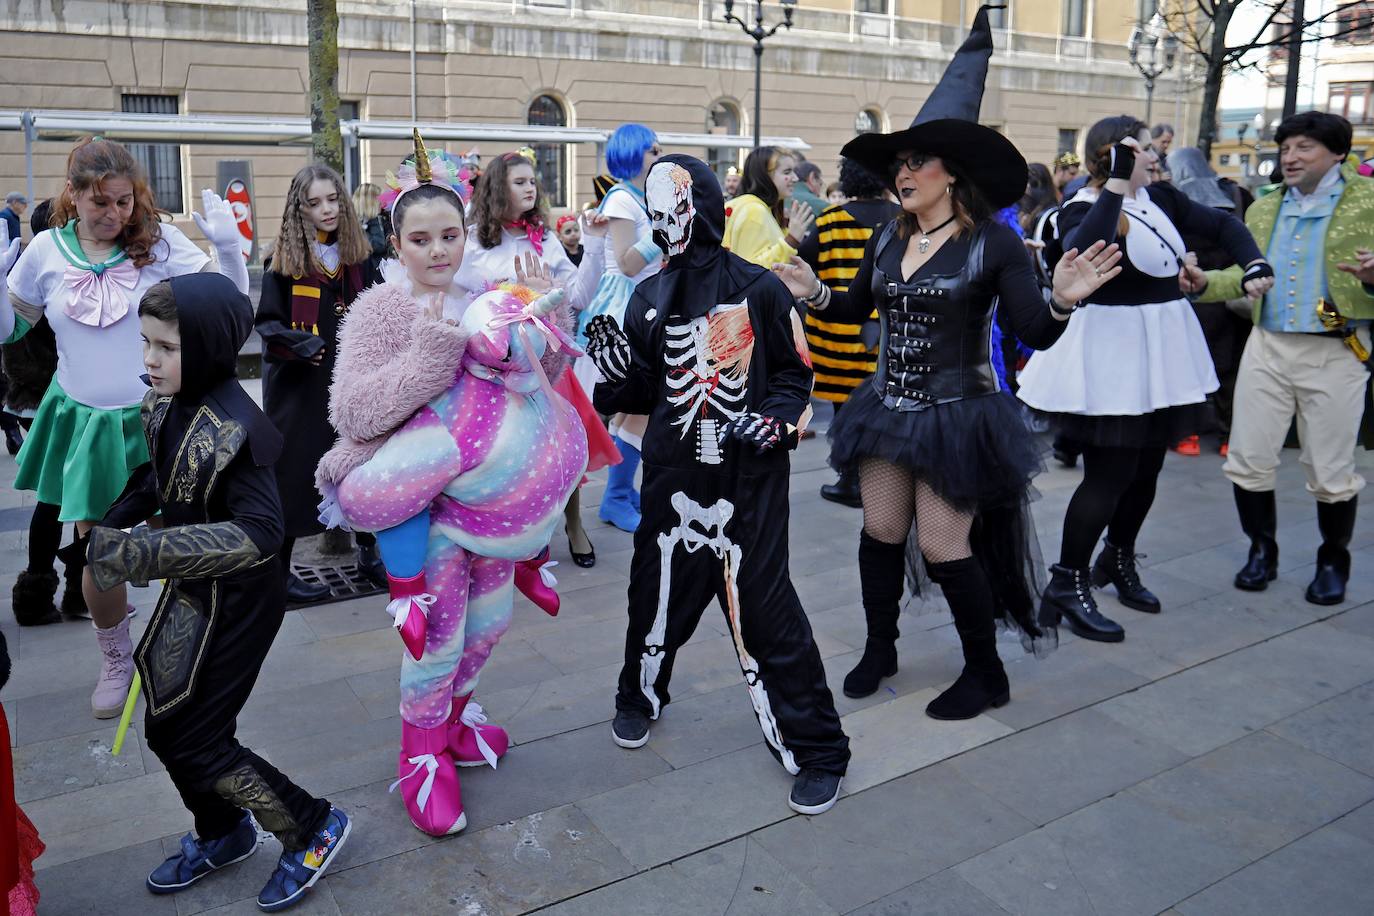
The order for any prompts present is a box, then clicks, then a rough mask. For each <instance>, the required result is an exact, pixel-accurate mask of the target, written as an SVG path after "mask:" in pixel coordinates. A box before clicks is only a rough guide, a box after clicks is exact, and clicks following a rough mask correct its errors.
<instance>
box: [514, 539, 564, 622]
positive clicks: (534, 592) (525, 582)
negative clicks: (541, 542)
mask: <svg viewBox="0 0 1374 916" xmlns="http://www.w3.org/2000/svg"><path fill="white" fill-rule="evenodd" d="M557 565H558V562H557V561H556V560H550V559H549V548H547V547H545V548H544V550H543V552H542V553H540V554H539V556H537V557H535V558H533V559H531V560H521V561H520V562H518V563H516V564H515V587H516V589H517V590H518V591H519V592H520V594H522V595H524V596H525V597H526V598H528V599H530V601H533V602H534V604H535V607H537V608H539V610H541V611H543V612H544V613H545V614H548V615H549V616H550V617H557V616H558V608H559V600H558V592H556V591H555V590H554V586H555V585H557V584H558V580H557V579H555V578H554V577H553V572H552V571H551V570H552V568H553V567H555V566H557Z"/></svg>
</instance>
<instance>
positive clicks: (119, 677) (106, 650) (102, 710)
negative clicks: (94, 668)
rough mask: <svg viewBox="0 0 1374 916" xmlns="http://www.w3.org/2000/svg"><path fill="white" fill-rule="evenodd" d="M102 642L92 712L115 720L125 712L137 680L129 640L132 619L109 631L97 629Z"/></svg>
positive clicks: (100, 716) (100, 717)
mask: <svg viewBox="0 0 1374 916" xmlns="http://www.w3.org/2000/svg"><path fill="white" fill-rule="evenodd" d="M95 638H96V641H97V642H99V643H100V654H101V656H102V658H101V663H100V680H98V681H96V683H95V692H94V693H92V694H91V712H92V713H94V714H95V717H96V718H97V719H113V718H114V717H115V716H117V715H119V714H120V713H122V712H123V711H124V701H125V699H126V698H127V697H128V696H129V684H130V682H131V681H133V679H134V659H133V654H134V644H133V640H131V639H130V638H129V618H128V617H127V616H126V617H125V618H124V619H123V620H121V621H120V622H119V623H117V624H115V625H114V626H112V627H110V628H109V629H107V630H102V629H100V628H99V627H96V628H95Z"/></svg>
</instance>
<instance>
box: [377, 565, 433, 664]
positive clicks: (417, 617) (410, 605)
mask: <svg viewBox="0 0 1374 916" xmlns="http://www.w3.org/2000/svg"><path fill="white" fill-rule="evenodd" d="M386 581H387V582H388V583H389V584H390V585H391V603H390V604H388V605H387V606H386V612H387V613H388V614H390V615H391V618H392V621H393V623H392V626H394V627H395V628H396V629H397V630H399V631H400V632H401V641H402V642H404V643H405V644H406V651H408V652H409V653H410V657H411V658H413V659H415V660H416V661H419V660H420V656H421V655H424V654H425V634H426V633H427V632H428V631H429V616H428V614H429V606H430V605H431V604H433V603H434V596H433V595H431V594H429V593H428V592H426V591H425V574H424V571H423V570H422V571H421V572H420V573H419V574H418V575H415V576H411V577H410V578H409V579H398V578H396V577H395V576H393V575H391V574H389V573H388V574H387V577H386Z"/></svg>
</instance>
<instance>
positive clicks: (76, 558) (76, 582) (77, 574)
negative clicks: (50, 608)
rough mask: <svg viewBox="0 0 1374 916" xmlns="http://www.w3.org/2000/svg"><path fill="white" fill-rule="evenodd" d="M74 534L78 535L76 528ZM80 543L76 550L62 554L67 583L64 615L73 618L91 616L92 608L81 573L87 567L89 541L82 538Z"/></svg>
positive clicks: (64, 577) (63, 574)
mask: <svg viewBox="0 0 1374 916" xmlns="http://www.w3.org/2000/svg"><path fill="white" fill-rule="evenodd" d="M72 535H73V537H75V535H76V530H75V529H74V528H73V529H72ZM79 543H80V546H79V547H78V548H77V549H76V550H71V551H68V552H67V553H66V554H64V555H63V556H62V578H63V580H64V581H65V583H66V584H65V585H64V586H63V588H62V605H61V607H62V616H63V617H66V618H69V619H71V620H76V619H79V618H89V617H90V616H91V611H90V609H89V608H87V607H86V595H85V593H84V592H82V591H81V573H82V572H83V571H84V570H85V569H86V552H85V546H86V544H88V543H89V541H88V540H87V539H86V538H81V539H80V540H79Z"/></svg>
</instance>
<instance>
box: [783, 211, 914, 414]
mask: <svg viewBox="0 0 1374 916" xmlns="http://www.w3.org/2000/svg"><path fill="white" fill-rule="evenodd" d="M898 212H900V211H899V209H898V207H897V206H896V205H895V204H892V203H889V202H887V201H882V200H858V201H851V202H849V203H847V204H836V205H834V206H830V207H827V208H826V209H825V210H823V211H822V212H821V215H820V216H818V217H817V218H816V231H815V232H814V233H813V237H812V238H810V239H807V241H806V242H805V243H803V245H802V250H801V256H802V258H803V259H804V260H806V261H807V262H808V263H810V264H811V267H812V269H813V270H815V271H816V276H818V277H819V278H820V280H821V282H822V283H824V284H826V285H827V286H829V287H830V288H831V289H833V290H836V291H838V292H844V291H845V290H847V289H849V282H850V281H851V280H852V279H854V275H855V274H856V273H858V271H859V264H860V262H862V261H863V256H864V245H865V244H867V242H868V240H869V238H870V237H871V236H872V235H873V232H874V230H875V229H877V228H878V227H879V226H881V225H882V224H883V223H885V222H887V221H888V220H889V219H891V218H892V216H893V215H895V214H896V213H898ZM875 317H876V315H875ZM859 328H860V325H857V324H845V323H843V322H838V321H827V320H825V313H824V312H811V311H810V310H808V311H807V313H806V343H807V345H808V346H809V347H810V348H811V362H812V367H813V368H814V369H815V372H816V384H815V388H814V390H813V391H812V394H814V395H815V396H816V397H818V398H821V399H823V400H826V401H834V402H836V403H841V404H842V403H844V402H845V401H847V400H849V395H850V394H851V393H852V392H853V391H854V389H855V388H857V387H859V383H860V382H862V381H863V380H864V379H866V378H868V377H869V376H870V375H872V374H873V373H874V371H875V370H876V369H877V362H876V358H877V357H876V354H875V353H874V352H872V351H870V350H869V349H868V348H867V347H865V346H864V345H863V342H862V341H861V340H859Z"/></svg>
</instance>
